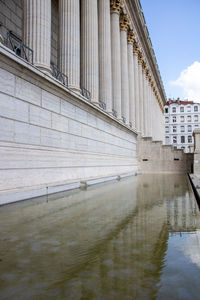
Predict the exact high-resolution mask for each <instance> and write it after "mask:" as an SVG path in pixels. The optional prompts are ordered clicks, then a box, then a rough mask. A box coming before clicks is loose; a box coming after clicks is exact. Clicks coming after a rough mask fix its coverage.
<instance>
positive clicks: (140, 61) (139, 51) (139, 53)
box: [138, 50, 143, 65]
mask: <svg viewBox="0 0 200 300" xmlns="http://www.w3.org/2000/svg"><path fill="white" fill-rule="evenodd" d="M138 63H139V64H140V65H142V63H143V54H142V52H141V50H138Z"/></svg>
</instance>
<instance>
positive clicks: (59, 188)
mask: <svg viewBox="0 0 200 300" xmlns="http://www.w3.org/2000/svg"><path fill="white" fill-rule="evenodd" d="M137 174H138V175H139V173H135V172H131V173H124V174H121V175H113V176H107V177H100V178H88V180H84V181H75V182H68V183H58V184H54V185H46V186H38V187H34V188H26V189H25V188H21V189H13V190H7V191H3V192H0V206H1V205H4V204H9V203H13V202H18V201H22V200H28V199H31V198H37V197H40V196H46V195H50V194H55V193H59V192H65V191H69V190H74V189H78V188H87V187H88V186H91V185H96V184H100V183H105V182H108V181H114V180H120V179H122V178H126V177H130V176H136V175H137Z"/></svg>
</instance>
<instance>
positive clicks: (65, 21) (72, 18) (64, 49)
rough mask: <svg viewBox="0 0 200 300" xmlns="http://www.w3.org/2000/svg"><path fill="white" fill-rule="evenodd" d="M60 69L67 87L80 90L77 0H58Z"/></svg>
mask: <svg viewBox="0 0 200 300" xmlns="http://www.w3.org/2000/svg"><path fill="white" fill-rule="evenodd" d="M44 2H45V1H44ZM59 22H60V69H61V71H62V72H63V73H64V74H66V75H67V76H68V84H69V87H70V88H72V89H74V90H77V91H79V90H80V7H79V0H67V1H66V0H59Z"/></svg>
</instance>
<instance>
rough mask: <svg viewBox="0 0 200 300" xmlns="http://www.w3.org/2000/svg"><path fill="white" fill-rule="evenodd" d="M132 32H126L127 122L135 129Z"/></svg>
mask: <svg viewBox="0 0 200 300" xmlns="http://www.w3.org/2000/svg"><path fill="white" fill-rule="evenodd" d="M134 37H135V36H134V33H133V30H129V31H128V36H127V38H128V79H129V120H130V123H131V126H132V128H136V124H135V78H134V62H133V41H134Z"/></svg>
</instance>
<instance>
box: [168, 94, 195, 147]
mask: <svg viewBox="0 0 200 300" xmlns="http://www.w3.org/2000/svg"><path fill="white" fill-rule="evenodd" d="M164 116H165V144H166V145H173V146H174V148H175V149H183V150H184V152H185V153H191V152H193V151H194V140H193V136H192V133H193V131H194V129H196V128H200V103H194V102H193V101H186V100H184V101H181V100H180V99H179V98H178V99H177V100H172V99H169V100H168V101H167V103H166V105H165V113H164Z"/></svg>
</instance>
